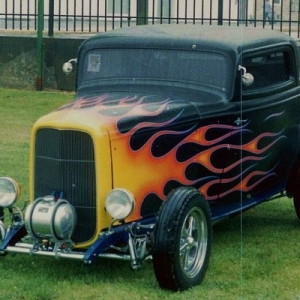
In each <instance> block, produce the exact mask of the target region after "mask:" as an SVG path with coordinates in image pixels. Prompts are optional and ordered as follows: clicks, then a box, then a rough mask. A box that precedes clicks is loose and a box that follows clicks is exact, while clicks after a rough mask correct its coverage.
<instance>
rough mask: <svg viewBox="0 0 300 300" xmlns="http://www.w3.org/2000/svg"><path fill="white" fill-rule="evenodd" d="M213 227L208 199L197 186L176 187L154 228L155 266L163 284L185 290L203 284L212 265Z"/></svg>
mask: <svg viewBox="0 0 300 300" xmlns="http://www.w3.org/2000/svg"><path fill="white" fill-rule="evenodd" d="M211 237H212V226H211V217H210V210H209V205H208V203H207V201H206V200H205V199H204V198H203V196H202V195H201V194H200V193H199V192H198V191H197V190H196V189H193V188H186V187H182V188H179V189H176V190H174V191H173V192H172V193H171V194H170V195H169V197H168V199H167V200H166V201H165V202H164V203H163V205H162V207H161V209H160V211H159V215H158V222H157V225H156V227H155V231H154V247H153V266H154V271H155V275H156V278H157V281H158V283H159V285H160V286H161V287H162V288H166V289H171V290H185V289H188V288H190V287H192V286H195V285H197V284H200V283H201V282H202V280H203V278H204V275H205V272H206V270H207V267H208V263H209V257H210V249H211Z"/></svg>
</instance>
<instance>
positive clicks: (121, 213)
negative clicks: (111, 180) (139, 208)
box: [105, 189, 135, 220]
mask: <svg viewBox="0 0 300 300" xmlns="http://www.w3.org/2000/svg"><path fill="white" fill-rule="evenodd" d="M134 205H135V201H134V197H133V195H132V194H131V193H130V192H129V191H126V190H124V189H114V190H112V191H111V192H110V193H109V194H108V196H107V198H106V201H105V208H106V211H107V212H108V214H109V215H110V216H111V217H112V218H113V219H115V220H124V219H125V218H127V217H128V216H129V215H130V214H131V212H132V210H133V208H134Z"/></svg>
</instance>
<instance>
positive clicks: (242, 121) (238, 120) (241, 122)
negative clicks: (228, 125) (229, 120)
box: [234, 118, 248, 126]
mask: <svg viewBox="0 0 300 300" xmlns="http://www.w3.org/2000/svg"><path fill="white" fill-rule="evenodd" d="M247 121H248V120H242V119H241V118H237V119H236V120H235V121H234V124H236V125H237V126H240V125H241V124H243V123H246V122H247Z"/></svg>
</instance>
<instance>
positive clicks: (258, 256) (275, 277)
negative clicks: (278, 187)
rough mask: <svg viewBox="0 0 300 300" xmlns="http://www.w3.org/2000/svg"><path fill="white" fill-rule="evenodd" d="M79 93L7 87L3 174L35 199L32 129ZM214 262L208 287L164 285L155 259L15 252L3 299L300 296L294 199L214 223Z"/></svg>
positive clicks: (299, 227)
mask: <svg viewBox="0 0 300 300" xmlns="http://www.w3.org/2000/svg"><path fill="white" fill-rule="evenodd" d="M72 98H73V94H72V93H62V92H35V91H23V90H7V89H0V107H1V109H0V119H1V131H0V176H12V177H14V178H16V179H17V180H18V181H19V182H20V184H21V185H22V196H21V199H20V200H19V201H20V202H22V201H24V200H26V199H27V198H28V154H29V139H30V129H31V127H32V125H33V123H34V121H35V120H36V119H37V118H38V117H40V116H42V115H43V114H45V113H47V112H49V111H51V110H53V109H55V108H57V107H59V106H61V105H62V104H64V103H66V102H68V101H70V100H71V99H72ZM213 231H214V237H213V247H212V254H211V261H210V266H209V269H208V272H207V274H206V277H205V280H204V282H203V283H202V285H200V286H198V287H195V288H193V289H191V290H188V291H186V292H181V293H173V292H169V291H164V290H161V289H160V288H159V287H158V285H157V283H156V280H155V277H154V272H153V269H152V264H151V261H149V262H146V263H145V264H144V266H143V267H142V269H141V270H139V271H132V270H131V269H130V266H129V263H127V262H120V261H108V260H98V261H97V262H96V263H95V264H93V265H91V266H86V265H84V264H83V263H82V262H80V261H72V260H57V259H53V258H50V257H40V256H39V257H38V256H27V255H21V254H18V255H11V254H8V255H7V256H4V257H0V270H1V272H0V291H1V292H0V300H1V299H3V300H4V299H5V300H21V299H22V300H23V299H24V300H69V299H72V300H84V299H93V300H96V299H119V300H127V299H128V300H152V299H154V300H155V299H160V300H164V299H172V300H177V299H190V300H194V299H195V300H196V299H197V300H200V299H214V300H215V299H222V300H223V299H225V300H226V299H243V300H244V299H245V300H248V299H270V300H271V299H272V300H273V299H278V300H281V299H289V300H290V299H294V300H296V299H300V285H299V279H300V242H299V241H300V223H299V221H298V220H297V217H296V215H295V213H294V209H293V204H292V201H291V200H290V199H287V198H281V199H278V200H275V201H270V202H268V203H265V204H262V205H260V206H258V207H256V208H254V209H251V210H249V211H247V212H245V213H243V214H241V215H239V216H236V217H234V218H232V219H229V220H226V221H223V222H221V223H219V224H217V225H216V226H215V227H214V230H213Z"/></svg>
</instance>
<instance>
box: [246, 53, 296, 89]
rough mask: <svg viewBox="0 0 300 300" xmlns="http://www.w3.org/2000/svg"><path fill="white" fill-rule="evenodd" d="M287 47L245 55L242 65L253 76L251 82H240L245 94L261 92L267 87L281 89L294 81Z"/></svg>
mask: <svg viewBox="0 0 300 300" xmlns="http://www.w3.org/2000/svg"><path fill="white" fill-rule="evenodd" d="M291 55H292V54H291V52H290V51H289V49H282V50H273V51H268V52H262V53H259V54H256V55H253V56H250V55H249V56H248V55H247V56H245V57H244V58H243V60H242V66H243V67H244V68H245V69H246V72H247V73H249V74H251V75H252V76H253V83H252V84H249V85H245V84H242V90H243V92H245V93H246V94H251V93H255V92H259V93H262V92H264V91H268V90H269V89H273V91H274V89H282V88H284V87H285V86H287V85H289V84H291V83H294V82H295V74H294V73H295V72H294V67H293V65H292V56H291Z"/></svg>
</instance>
